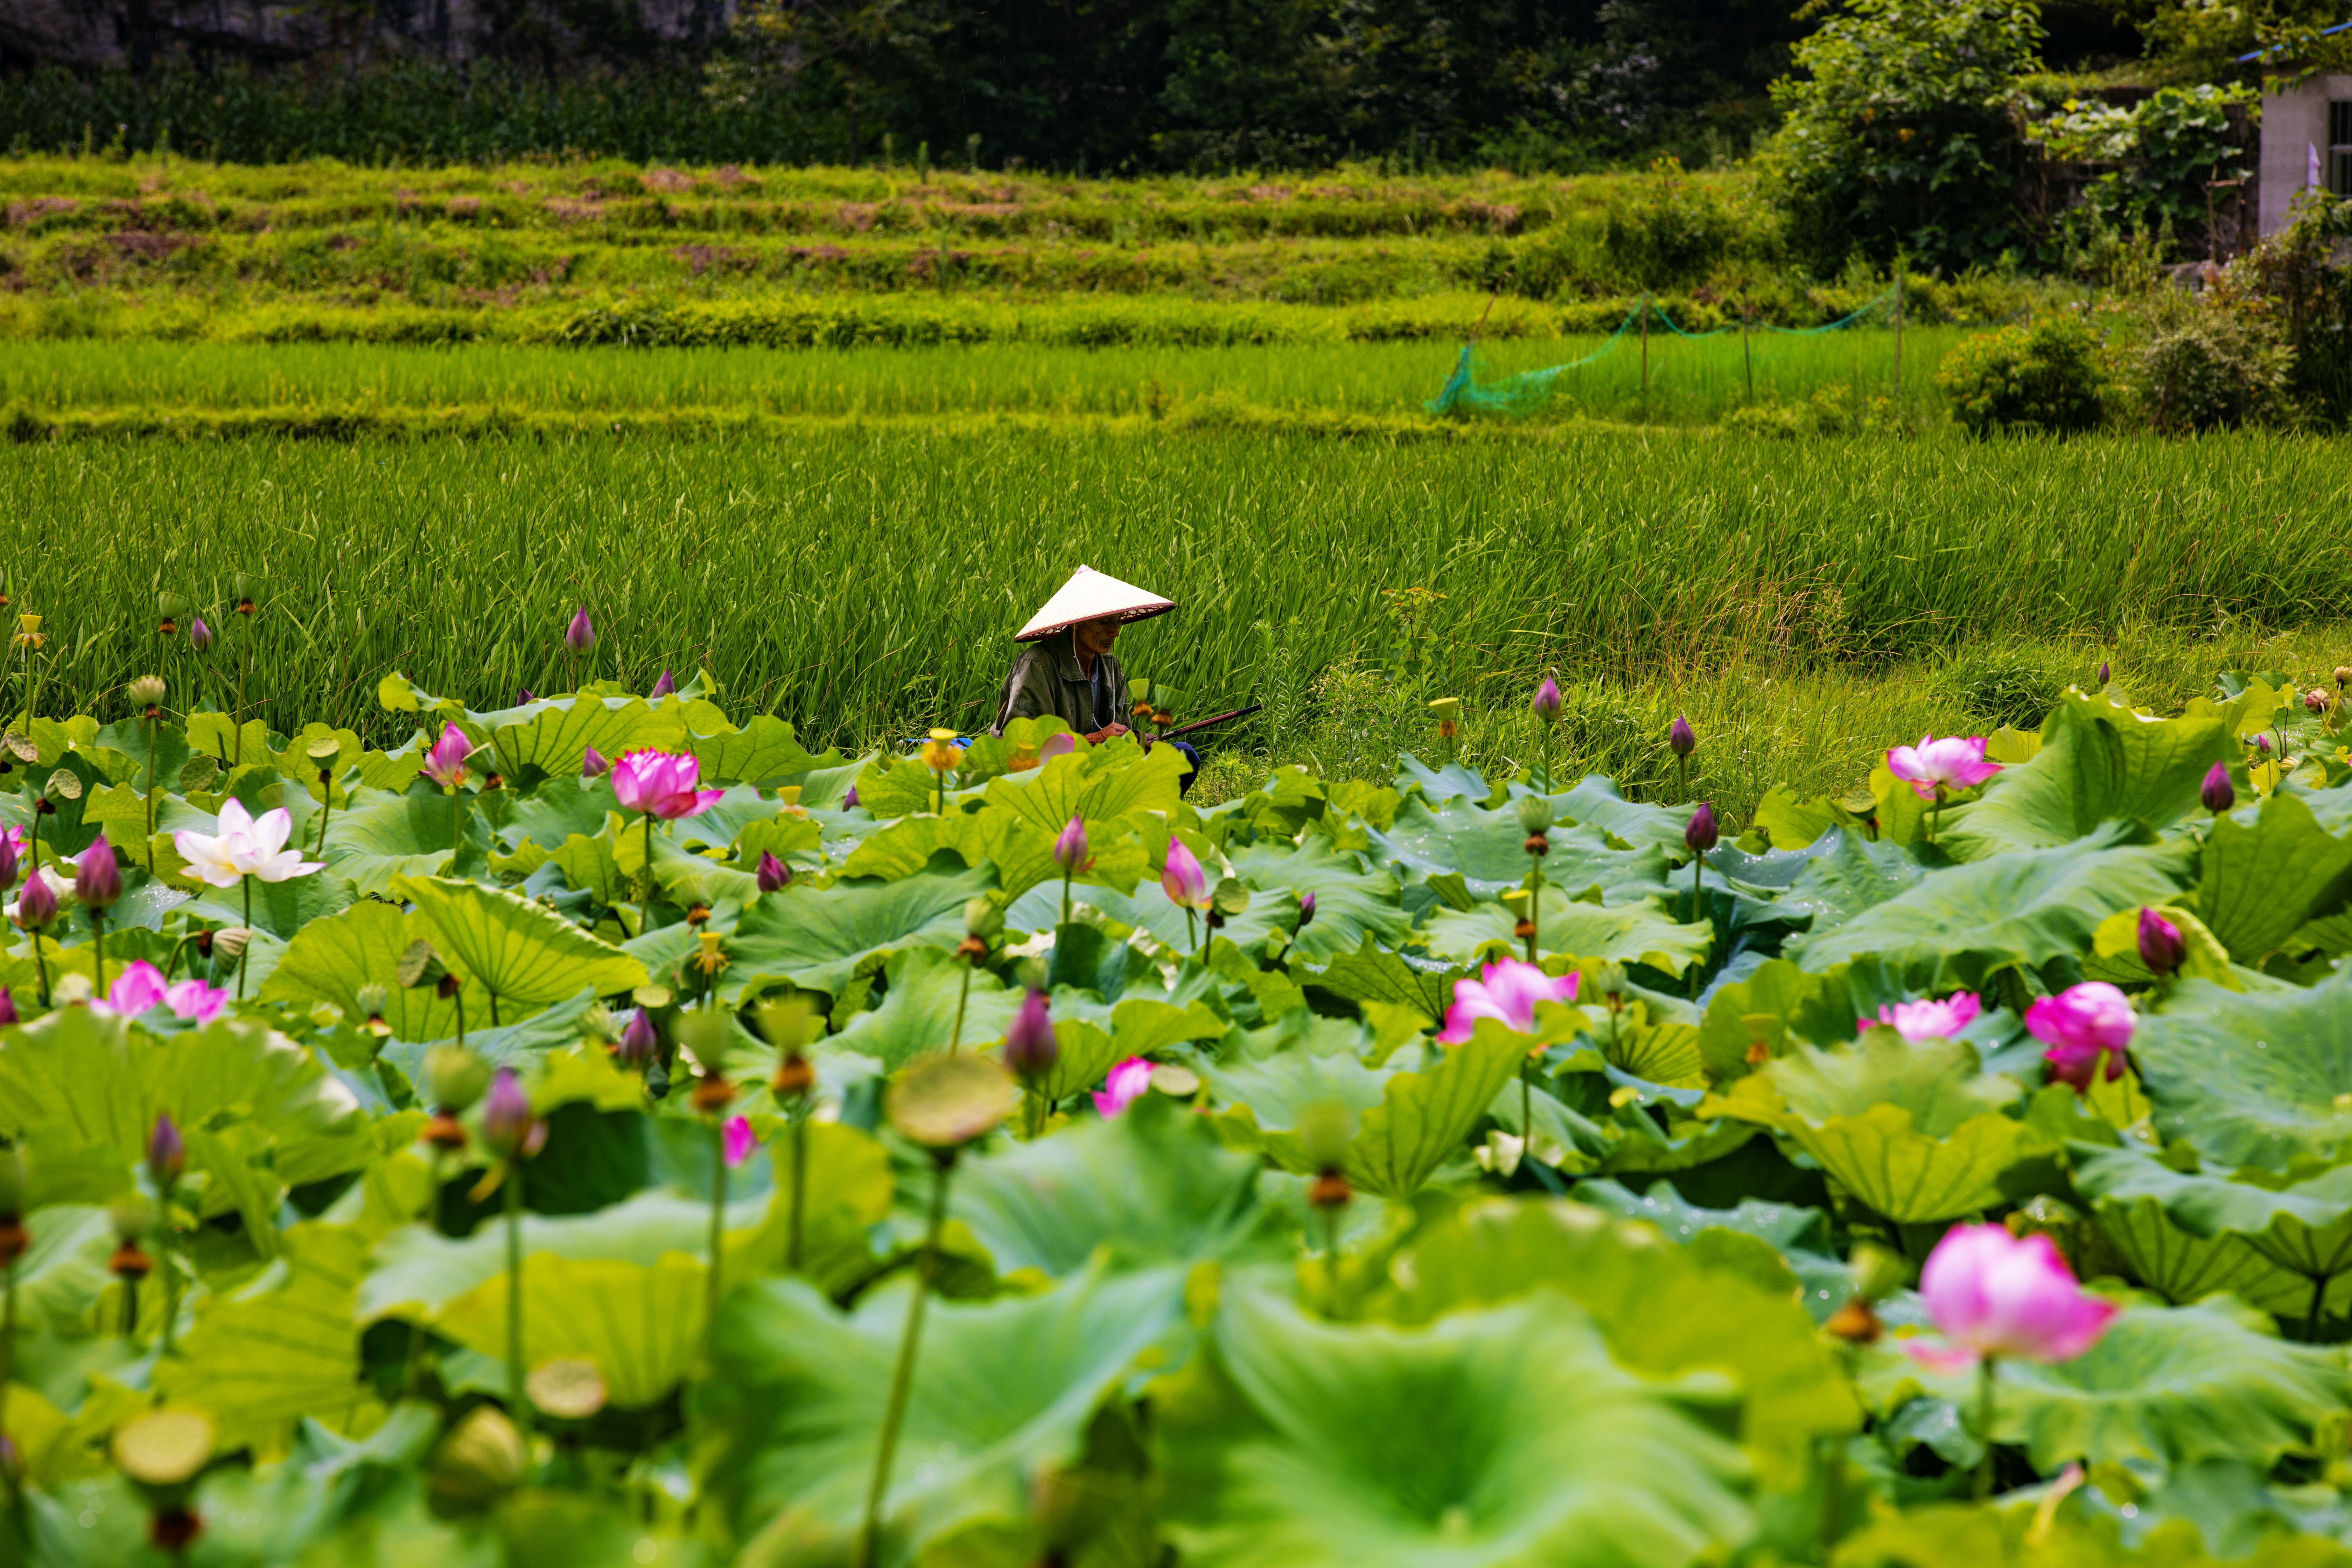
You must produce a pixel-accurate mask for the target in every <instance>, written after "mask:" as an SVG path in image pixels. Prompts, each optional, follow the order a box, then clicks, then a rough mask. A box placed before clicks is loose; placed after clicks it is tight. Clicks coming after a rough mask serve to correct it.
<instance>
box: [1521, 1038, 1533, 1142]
mask: <svg viewBox="0 0 2352 1568" xmlns="http://www.w3.org/2000/svg"><path fill="white" fill-rule="evenodd" d="M1519 1139H1520V1143H1519V1158H1520V1159H1522V1160H1524V1159H1526V1158H1527V1157H1528V1150H1530V1149H1532V1148H1534V1147H1535V1142H1536V1058H1535V1055H1534V1053H1533V1052H1530V1053H1528V1055H1527V1056H1526V1057H1525V1058H1521V1060H1520V1062H1519Z"/></svg>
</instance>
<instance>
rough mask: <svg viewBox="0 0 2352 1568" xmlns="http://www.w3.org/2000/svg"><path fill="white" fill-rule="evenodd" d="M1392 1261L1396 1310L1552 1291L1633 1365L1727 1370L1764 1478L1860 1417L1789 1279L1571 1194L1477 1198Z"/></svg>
mask: <svg viewBox="0 0 2352 1568" xmlns="http://www.w3.org/2000/svg"><path fill="white" fill-rule="evenodd" d="M1394 1272H1395V1274H1396V1277H1397V1278H1398V1279H1399V1280H1401V1281H1402V1282H1403V1283H1402V1286H1401V1289H1400V1290H1399V1292H1398V1294H1397V1297H1396V1299H1395V1300H1394V1301H1393V1302H1391V1313H1392V1315H1394V1316H1395V1317H1397V1318H1399V1319H1400V1320H1401V1321H1406V1322H1424V1321H1429V1320H1430V1319H1433V1318H1435V1317H1438V1316H1439V1315H1441V1314H1444V1313H1450V1312H1454V1311H1459V1310H1463V1309H1465V1308H1474V1307H1483V1306H1487V1305H1491V1304H1493V1303H1496V1302H1501V1301H1508V1300H1516V1299H1517V1298H1520V1297H1523V1296H1526V1295H1528V1293H1529V1292H1531V1291H1558V1292H1559V1294H1561V1295H1563V1296H1566V1297H1567V1298H1569V1299H1570V1300H1572V1301H1574V1302H1576V1303H1577V1304H1578V1305H1579V1306H1580V1307H1581V1308H1583V1309H1584V1310H1586V1311H1587V1312H1590V1313H1591V1316H1592V1320H1593V1321H1594V1323H1595V1325H1596V1326H1597V1327H1598V1328H1599V1329H1600V1331H1601V1333H1602V1335H1604V1336H1605V1337H1606V1338H1607V1340H1608V1342H1609V1348H1610V1349H1611V1351H1612V1352H1614V1354H1615V1355H1616V1357H1617V1359H1618V1361H1619V1362H1620V1363H1622V1365H1624V1366H1626V1367H1627V1368H1629V1369H1631V1370H1633V1371H1635V1372H1639V1373H1645V1374H1647V1375H1649V1376H1652V1377H1656V1378H1662V1379H1663V1378H1684V1377H1687V1376H1688V1375H1689V1374H1691V1373H1696V1372H1715V1373H1723V1374H1726V1375H1727V1376H1729V1377H1730V1378H1732V1379H1733V1380H1734V1381H1735V1382H1736V1383H1737V1384H1738V1385H1739V1387H1740V1389H1741V1392H1742V1394H1743V1396H1744V1399H1743V1402H1744V1404H1745V1405H1746V1412H1745V1416H1746V1418H1745V1420H1744V1421H1743V1422H1742V1424H1741V1430H1742V1436H1743V1438H1744V1440H1745V1441H1746V1443H1747V1444H1748V1447H1749V1448H1750V1450H1751V1452H1753V1454H1754V1455H1755V1457H1756V1458H1757V1461H1758V1463H1759V1467H1760V1468H1761V1469H1762V1471H1763V1473H1764V1475H1765V1477H1766V1479H1767V1481H1768V1484H1775V1485H1788V1484H1790V1483H1791V1482H1793V1481H1795V1480H1796V1479H1798V1478H1799V1477H1801V1475H1802V1474H1803V1472H1804V1470H1805V1468H1806V1465H1807V1460H1808V1453H1809V1450H1810V1448H1811V1442H1812V1439H1813V1437H1814V1436H1817V1435H1822V1434H1828V1433H1842V1432H1851V1431H1853V1430H1854V1429H1855V1427H1856V1426H1859V1424H1860V1418H1861V1414H1862V1413H1861V1411H1860V1410H1859V1408H1857V1406H1856V1405H1855V1404H1854V1401H1853V1394H1851V1393H1850V1392H1848V1388H1847V1384H1846V1380H1845V1376H1844V1374H1843V1372H1842V1371H1841V1370H1840V1368H1839V1365H1838V1363H1837V1360H1836V1357H1835V1355H1834V1354H1833V1353H1832V1352H1831V1351H1829V1350H1828V1349H1827V1348H1826V1347H1825V1346H1824V1345H1823V1344H1822V1342H1821V1340H1820V1339H1819V1337H1818V1336H1817V1335H1816V1334H1815V1332H1814V1330H1813V1322H1812V1320H1811V1318H1810V1317H1809V1316H1807V1315H1806V1313H1805V1311H1804V1310H1803V1309H1802V1308H1801V1307H1800V1306H1799V1305H1798V1304H1797V1301H1796V1300H1795V1292H1794V1291H1793V1290H1792V1289H1789V1288H1787V1286H1786V1285H1777V1284H1776V1285H1772V1286H1759V1285H1758V1284H1756V1283H1754V1282H1753V1280H1752V1279H1749V1278H1748V1277H1746V1276H1745V1275H1744V1274H1743V1273H1742V1272H1741V1271H1740V1270H1739V1269H1738V1268H1732V1269H1727V1268H1723V1267H1721V1266H1719V1265H1718V1264H1717V1263H1715V1262H1712V1261H1710V1260H1709V1258H1708V1257H1707V1255H1706V1252H1705V1251H1703V1250H1698V1249H1695V1247H1690V1246H1685V1247H1662V1246H1660V1245H1659V1244H1658V1241H1657V1238H1656V1237H1655V1235H1654V1233H1653V1232H1652V1231H1651V1230H1650V1228H1649V1227H1648V1226H1645V1225H1641V1224H1629V1223H1626V1222H1623V1221H1620V1220H1612V1219H1610V1218H1608V1217H1607V1216H1606V1215H1603V1214H1602V1213H1601V1212H1599V1211H1597V1210H1595V1209H1592V1208H1589V1207H1586V1206H1585V1205H1581V1204H1575V1203H1566V1202H1560V1201H1557V1200H1542V1201H1536V1200H1527V1199H1517V1200H1514V1199H1501V1198H1482V1199H1479V1200H1477V1201H1475V1202H1474V1203H1471V1204H1468V1205H1465V1206H1464V1207H1463V1208H1462V1209H1460V1210H1458V1211H1457V1212H1456V1213H1455V1214H1454V1215H1453V1216H1451V1217H1450V1218H1448V1219H1447V1220H1446V1221H1445V1222H1444V1223H1443V1224H1442V1225H1439V1226H1434V1227H1433V1228H1431V1229H1430V1230H1428V1231H1427V1232H1425V1233H1424V1234H1423V1235H1422V1236H1420V1237H1416V1238H1415V1240H1414V1243H1413V1246H1412V1250H1411V1252H1410V1253H1409V1254H1407V1255H1406V1257H1405V1258H1404V1260H1403V1261H1402V1263H1401V1264H1400V1266H1399V1268H1397V1269H1396V1270H1395V1271H1394Z"/></svg>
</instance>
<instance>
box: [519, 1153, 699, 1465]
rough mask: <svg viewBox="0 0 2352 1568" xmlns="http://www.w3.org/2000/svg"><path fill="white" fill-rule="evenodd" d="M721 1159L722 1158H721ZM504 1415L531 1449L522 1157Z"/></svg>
mask: <svg viewBox="0 0 2352 1568" xmlns="http://www.w3.org/2000/svg"><path fill="white" fill-rule="evenodd" d="M721 1163H724V1162H721ZM507 1415H508V1417H509V1419H511V1420H512V1421H513V1422H514V1424H515V1428H516V1430H517V1431H519V1432H520V1433H521V1434H522V1445H523V1453H524V1455H525V1456H526V1462H528V1456H529V1455H530V1395H529V1394H526V1393H525V1392H524V1391H523V1364H522V1161H521V1160H520V1158H516V1157H509V1159H508V1161H507Z"/></svg>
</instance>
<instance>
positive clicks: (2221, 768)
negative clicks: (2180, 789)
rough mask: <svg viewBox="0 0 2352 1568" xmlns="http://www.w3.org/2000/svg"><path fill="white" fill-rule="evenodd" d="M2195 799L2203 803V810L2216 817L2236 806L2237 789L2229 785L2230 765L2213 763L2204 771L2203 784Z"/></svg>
mask: <svg viewBox="0 0 2352 1568" xmlns="http://www.w3.org/2000/svg"><path fill="white" fill-rule="evenodd" d="M2197 797H2198V798H2199V799H2200V800H2201V801H2203V802H2204V803H2205V809H2206V810H2208V811H2210V812H2211V813H2212V814H2213V815H2214V816H2221V814H2222V813H2223V812H2225V811H2228V810H2229V809H2230V808H2231V806H2233V805H2237V804H2238V791H2237V787H2236V786H2235V785H2233V784H2231V783H2230V765H2229V764H2228V763H2214V764H2213V765H2212V766H2211V767H2210V768H2208V769H2206V770H2205V782H2204V784H2202V785H2200V786H2199V788H2198V791H2197Z"/></svg>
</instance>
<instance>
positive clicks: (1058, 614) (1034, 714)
mask: <svg viewBox="0 0 2352 1568" xmlns="http://www.w3.org/2000/svg"><path fill="white" fill-rule="evenodd" d="M1175 607H1176V605H1175V603H1174V601H1172V600H1169V599H1163V598H1161V597H1160V596H1159V595H1157V594H1147V593H1145V592H1144V591H1143V590H1142V589H1140V588H1139V587H1137V586H1135V584H1132V583H1122V582H1120V581H1119V580H1118V578H1116V577H1113V576H1110V575H1108V574H1105V573H1101V572H1097V571H1096V570H1095V569H1094V568H1092V567H1091V566H1081V567H1079V568H1078V569H1077V570H1076V572H1074V573H1072V574H1070V580H1069V581H1068V582H1066V583H1065V584H1062V586H1061V588H1060V590H1059V591H1058V592H1056V593H1055V595H1054V596H1053V597H1052V598H1050V599H1048V600H1046V601H1045V608H1043V609H1041V610H1039V611H1038V612H1037V613H1036V614H1035V615H1034V616H1030V617H1029V624H1028V625H1027V626H1023V627H1022V628H1021V629H1020V630H1019V631H1018V632H1016V633H1014V634H1013V641H1015V642H1025V643H1027V644H1028V645H1029V647H1028V648H1027V649H1026V650H1024V652H1023V653H1022V655H1021V657H1020V658H1016V659H1014V660H1013V670H1012V673H1011V674H1009V675H1007V676H1006V677H1005V678H1004V690H1003V695H1001V696H1000V697H999V698H998V699H997V702H996V724H995V727H994V728H995V732H996V733H997V734H1000V735H1002V734H1003V733H1004V726H1006V725H1007V724H1010V723H1011V722H1013V720H1015V719H1042V718H1045V717H1046V716H1048V715H1051V716H1052V717H1054V718H1056V719H1059V720H1061V721H1063V722H1064V723H1066V724H1067V725H1069V727H1070V728H1071V729H1073V730H1075V731H1077V732H1078V733H1079V734H1081V735H1084V736H1085V737H1086V738H1087V740H1089V741H1092V742H1097V743H1100V742H1104V741H1115V740H1117V739H1118V737H1120V736H1121V735H1124V734H1127V733H1128V732H1129V731H1128V727H1127V726H1126V725H1125V724H1122V723H1120V722H1119V715H1120V714H1121V713H1122V712H1124V711H1125V710H1126V708H1127V672H1126V671H1124V670H1122V669H1121V668H1119V667H1118V658H1117V657H1116V656H1115V655H1113V654H1112V652H1111V651H1110V650H1111V645H1112V644H1113V643H1116V642H1117V641H1118V629H1119V627H1121V626H1124V625H1126V624H1127V623H1128V622H1129V621H1140V620H1146V619H1149V618H1150V616H1162V615H1166V614H1167V613H1168V612H1169V611H1171V610H1172V609H1174V608H1175ZM1147 743H1148V742H1147ZM1169 744H1171V745H1172V746H1174V747H1175V748H1176V749H1177V750H1178V751H1180V752H1183V753H1184V760H1185V761H1186V762H1187V763H1191V764H1192V770H1193V771H1192V773H1186V774H1185V775H1184V787H1185V788H1187V789H1190V788H1192V779H1193V777H1194V775H1195V774H1197V773H1198V772H1199V770H1200V766H1201V754H1200V753H1199V752H1195V751H1194V750H1193V749H1192V747H1190V746H1188V745H1186V744H1185V743H1184V742H1181V741H1171V742H1169Z"/></svg>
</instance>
